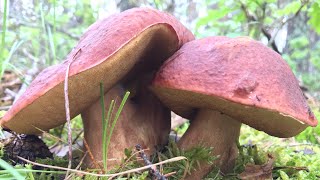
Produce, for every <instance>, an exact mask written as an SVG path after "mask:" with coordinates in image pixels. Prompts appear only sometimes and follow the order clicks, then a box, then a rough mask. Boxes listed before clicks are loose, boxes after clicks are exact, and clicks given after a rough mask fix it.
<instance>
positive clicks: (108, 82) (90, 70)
mask: <svg viewBox="0 0 320 180" xmlns="http://www.w3.org/2000/svg"><path fill="white" fill-rule="evenodd" d="M193 39H194V36H193V34H192V33H191V32H190V31H189V30H188V29H186V28H185V27H184V26H183V25H182V24H181V23H180V22H179V21H178V20H176V19H175V18H174V17H173V16H171V15H169V14H166V13H164V12H160V11H157V10H153V9H149V8H136V9H131V10H127V11H125V12H122V13H119V14H116V15H112V16H110V17H108V18H106V19H103V20H100V21H97V22H96V23H94V24H92V25H91V26H90V27H89V28H88V29H87V31H86V32H85V33H84V35H83V36H82V37H81V39H80V41H79V42H78V44H77V45H76V47H75V48H74V49H73V50H72V51H71V52H70V54H69V55H68V56H67V58H66V60H65V61H64V62H63V63H61V64H58V65H55V66H51V67H48V68H46V69H45V70H43V71H42V72H41V73H40V74H39V75H38V76H37V77H36V78H35V80H34V81H33V82H32V83H31V84H30V86H29V88H28V89H27V90H26V92H25V93H24V94H23V95H22V96H21V97H20V98H19V99H18V100H17V101H16V103H15V104H14V105H13V106H12V108H11V109H10V110H9V111H8V112H7V113H6V114H5V116H4V117H3V118H2V119H1V126H2V127H5V128H8V129H10V130H13V131H15V132H17V133H25V134H38V133H40V131H39V129H41V130H44V131H47V130H49V129H51V128H54V127H56V126H58V125H61V124H63V123H65V121H66V115H65V100H64V79H65V75H66V70H67V67H68V66H69V65H70V71H69V77H68V82H69V83H68V94H69V100H70V102H69V103H70V115H71V118H73V117H75V116H77V115H78V114H80V113H82V115H83V121H84V131H85V135H84V137H85V140H86V142H87V143H88V145H89V147H90V150H91V152H92V154H93V155H94V158H95V160H96V161H97V162H101V160H102V153H101V151H102V147H101V144H102V142H101V141H102V118H101V107H100V106H99V105H98V104H99V97H100V88H99V87H100V83H101V82H102V83H103V85H104V92H105V93H106V99H108V100H109V101H106V102H105V104H106V105H108V104H109V102H110V100H111V99H114V98H116V97H117V96H120V97H121V96H122V92H123V91H125V90H127V88H128V90H129V91H130V90H132V91H135V92H136V93H132V95H130V97H129V98H130V99H129V101H128V102H127V104H126V105H125V108H124V111H123V112H122V115H121V117H120V120H119V121H118V123H117V125H116V129H115V131H114V134H113V137H112V139H111V144H110V149H109V154H108V157H109V158H117V159H120V158H121V157H122V156H120V154H122V152H123V151H124V148H130V147H132V146H134V145H136V144H141V145H143V148H149V149H150V150H151V152H152V150H154V146H155V145H157V144H164V143H165V141H166V139H167V136H168V134H169V131H170V111H169V110H168V109H167V108H166V107H164V106H163V105H162V104H161V103H160V102H159V101H158V100H157V99H156V98H155V97H153V95H152V94H151V93H150V92H149V90H148V89H147V88H146V86H147V84H148V83H149V82H150V80H151V77H152V76H153V73H154V72H155V71H156V70H157V69H158V68H159V67H160V65H161V64H162V63H163V62H164V60H166V59H167V58H168V57H170V56H171V55H172V54H173V53H174V52H176V51H177V50H178V49H179V48H180V47H181V46H182V44H184V43H186V42H188V41H190V40H193ZM119 101H121V99H120V100H119V99H118V102H119ZM99 108H100V109H99ZM137 133H139V134H137ZM88 157H89V156H88ZM86 163H87V165H88V166H89V167H93V166H92V164H91V159H90V158H87V160H86ZM109 167H110V166H109Z"/></svg>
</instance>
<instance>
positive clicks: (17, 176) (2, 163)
mask: <svg viewBox="0 0 320 180" xmlns="http://www.w3.org/2000/svg"><path fill="white" fill-rule="evenodd" d="M0 166H1V167H2V168H3V169H6V170H7V171H8V173H10V174H11V175H12V176H13V177H14V178H15V179H17V180H24V179H25V177H23V176H22V175H21V174H20V173H19V172H18V171H17V170H16V169H14V168H13V167H12V166H11V165H10V164H8V163H7V162H5V161H4V160H3V159H0Z"/></svg>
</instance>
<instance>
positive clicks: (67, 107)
mask: <svg viewBox="0 0 320 180" xmlns="http://www.w3.org/2000/svg"><path fill="white" fill-rule="evenodd" d="M80 52H81V48H80V49H78V51H77V52H76V53H75V54H74V55H73V57H72V59H71V61H70V62H69V64H68V66H67V70H66V76H65V79H64V100H65V108H66V120H67V124H68V144H69V164H68V168H69V169H71V166H72V129H71V117H70V107H69V94H68V79H69V70H70V66H71V64H72V62H73V61H74V59H75V57H76V56H77V55H78V53H80ZM68 175H69V171H67V173H66V178H67V177H68Z"/></svg>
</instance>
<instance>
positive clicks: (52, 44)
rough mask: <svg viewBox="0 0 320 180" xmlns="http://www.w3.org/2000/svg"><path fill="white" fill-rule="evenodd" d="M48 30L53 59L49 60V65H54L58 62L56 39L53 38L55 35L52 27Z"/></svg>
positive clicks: (48, 27)
mask: <svg viewBox="0 0 320 180" xmlns="http://www.w3.org/2000/svg"><path fill="white" fill-rule="evenodd" d="M47 30H48V41H49V46H50V50H51V55H52V58H53V59H52V60H50V59H49V65H52V64H53V63H54V62H55V60H56V50H55V45H54V37H53V34H52V32H51V28H50V26H47Z"/></svg>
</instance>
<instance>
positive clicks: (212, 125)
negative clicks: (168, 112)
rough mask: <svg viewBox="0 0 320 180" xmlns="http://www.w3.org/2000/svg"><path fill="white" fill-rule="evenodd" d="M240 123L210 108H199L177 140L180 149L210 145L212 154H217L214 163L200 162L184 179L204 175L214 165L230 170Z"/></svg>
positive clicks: (235, 153) (222, 169)
mask: <svg viewBox="0 0 320 180" xmlns="http://www.w3.org/2000/svg"><path fill="white" fill-rule="evenodd" d="M240 127H241V123H240V122H238V121H236V120H234V119H232V118H231V117H229V116H227V115H225V114H223V113H221V112H218V111H215V110H210V109H200V110H199V111H198V113H197V115H196V117H195V118H194V119H193V120H192V122H191V125H190V127H189V128H188V130H187V132H186V133H185V134H184V135H183V136H182V138H181V140H180V141H179V142H178V146H179V147H180V148H181V149H185V150H188V149H190V148H192V147H195V146H197V145H199V143H200V145H203V146H205V147H212V148H213V150H212V155H214V156H219V157H218V160H216V161H215V162H214V165H212V164H208V163H205V162H200V166H201V167H200V168H199V167H196V170H194V171H192V172H191V175H190V176H188V177H187V178H186V179H197V177H204V176H205V175H206V174H208V173H209V172H210V171H211V170H212V169H213V168H214V167H215V166H218V167H220V170H221V171H222V172H228V171H230V170H232V168H233V166H234V163H235V159H236V157H237V155H238V148H237V144H236V141H237V140H238V138H239V133H240Z"/></svg>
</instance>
